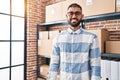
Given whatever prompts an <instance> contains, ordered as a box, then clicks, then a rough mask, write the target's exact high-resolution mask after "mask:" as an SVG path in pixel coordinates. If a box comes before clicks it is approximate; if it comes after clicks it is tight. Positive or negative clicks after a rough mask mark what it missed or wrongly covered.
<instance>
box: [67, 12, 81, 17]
mask: <svg viewBox="0 0 120 80" xmlns="http://www.w3.org/2000/svg"><path fill="white" fill-rule="evenodd" d="M67 14H68V15H69V16H73V15H74V14H75V16H79V15H81V14H82V13H81V12H80V11H76V12H72V11H71V12H67Z"/></svg>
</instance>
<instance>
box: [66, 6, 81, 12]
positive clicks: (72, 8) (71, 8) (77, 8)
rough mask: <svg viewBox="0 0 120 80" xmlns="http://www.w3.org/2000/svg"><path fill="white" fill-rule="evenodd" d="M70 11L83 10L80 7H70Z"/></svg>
mask: <svg viewBox="0 0 120 80" xmlns="http://www.w3.org/2000/svg"><path fill="white" fill-rule="evenodd" d="M69 11H81V9H80V8H79V7H70V8H69V9H68V12H69Z"/></svg>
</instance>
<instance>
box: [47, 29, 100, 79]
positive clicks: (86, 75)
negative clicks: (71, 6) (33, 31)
mask: <svg viewBox="0 0 120 80" xmlns="http://www.w3.org/2000/svg"><path fill="white" fill-rule="evenodd" d="M100 60H101V55H100V50H99V45H98V38H97V36H96V35H95V34H93V33H90V32H87V31H85V30H84V29H82V28H80V29H79V30H77V31H72V30H71V29H70V28H68V29H67V30H65V31H63V32H61V33H60V34H59V35H58V36H57V37H56V38H55V39H54V41H53V48H52V55H51V61H50V69H49V75H48V79H49V80H57V79H56V78H57V73H58V71H60V80H100V76H101V67H100Z"/></svg>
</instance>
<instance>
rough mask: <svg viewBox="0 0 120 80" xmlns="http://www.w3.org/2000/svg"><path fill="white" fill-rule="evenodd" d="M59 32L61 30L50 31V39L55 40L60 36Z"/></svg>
mask: <svg viewBox="0 0 120 80" xmlns="http://www.w3.org/2000/svg"><path fill="white" fill-rule="evenodd" d="M59 32H60V31H59V30H57V31H49V39H51V40H53V39H54V38H55V37H56V36H57V34H59Z"/></svg>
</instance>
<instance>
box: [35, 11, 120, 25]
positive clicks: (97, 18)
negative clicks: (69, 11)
mask: <svg viewBox="0 0 120 80" xmlns="http://www.w3.org/2000/svg"><path fill="white" fill-rule="evenodd" d="M114 19H120V12H115V13H107V14H101V15H95V16H90V17H85V18H83V20H82V22H95V21H102V20H114ZM63 24H68V22H67V20H60V21H53V22H46V23H39V24H38V25H37V26H40V27H53V26H55V25H63Z"/></svg>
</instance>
